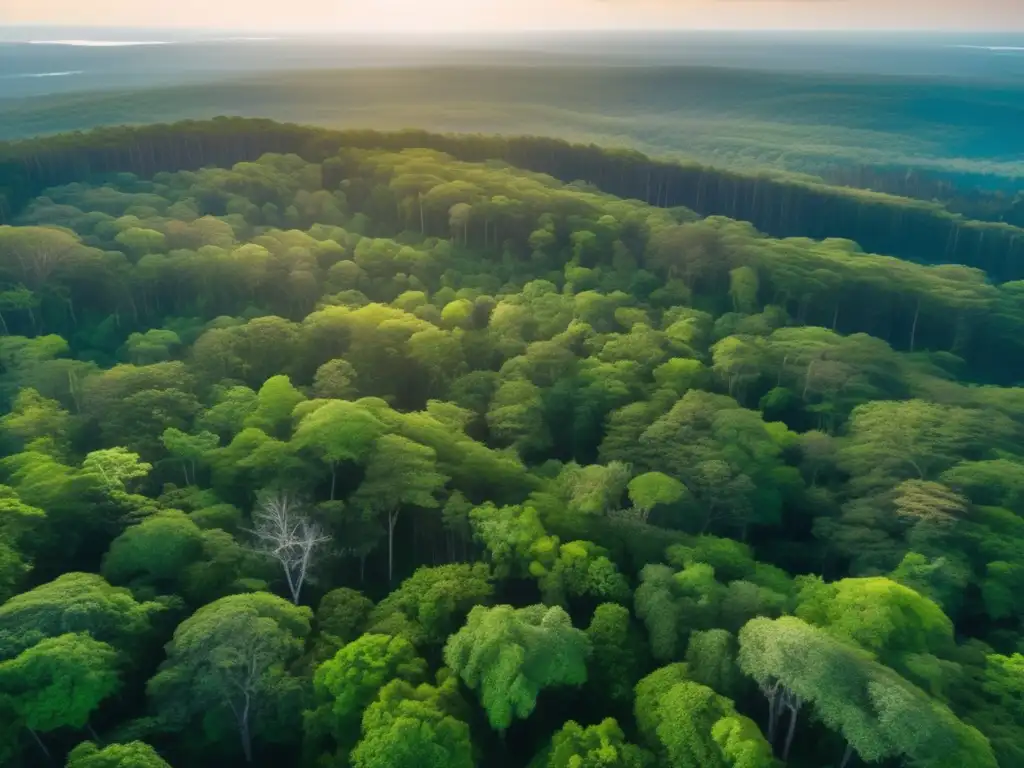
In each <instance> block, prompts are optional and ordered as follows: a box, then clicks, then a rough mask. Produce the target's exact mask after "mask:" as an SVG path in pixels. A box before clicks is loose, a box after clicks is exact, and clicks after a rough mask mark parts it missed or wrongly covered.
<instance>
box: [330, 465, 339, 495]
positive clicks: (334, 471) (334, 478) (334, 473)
mask: <svg viewBox="0 0 1024 768" xmlns="http://www.w3.org/2000/svg"><path fill="white" fill-rule="evenodd" d="M337 482H338V465H337V463H332V464H331V501H334V486H335V485H336V484H337Z"/></svg>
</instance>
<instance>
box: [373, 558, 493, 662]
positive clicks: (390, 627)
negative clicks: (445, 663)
mask: <svg viewBox="0 0 1024 768" xmlns="http://www.w3.org/2000/svg"><path fill="white" fill-rule="evenodd" d="M493 594H494V586H493V584H492V578H491V573H490V569H489V568H488V567H487V566H486V565H484V564H483V563H476V564H473V565H468V564H463V563H454V564H451V565H440V566H436V567H433V568H418V569H417V570H416V572H415V573H414V574H413V575H412V576H410V577H409V578H407V579H406V580H405V581H403V582H402V583H401V584H400V585H399V587H398V588H397V589H396V590H394V591H393V592H392V593H391V594H389V595H388V596H387V597H386V598H384V599H383V600H381V601H380V603H378V604H377V607H376V608H374V609H373V611H372V613H371V614H370V617H369V625H368V626H369V631H370V632H380V633H385V634H393V635H397V634H401V635H403V636H405V637H406V638H408V639H409V640H410V641H411V642H412V643H413V644H414V645H417V646H419V645H423V644H430V645H441V644H442V643H444V641H445V640H446V639H447V638H448V636H449V635H451V634H452V633H453V632H455V631H456V630H457V629H458V628H459V627H460V626H461V625H462V622H463V621H464V620H465V618H466V615H467V614H468V613H469V610H470V609H471V608H472V607H473V606H475V605H486V604H487V603H489V602H490V601H491V597H492V596H493Z"/></svg>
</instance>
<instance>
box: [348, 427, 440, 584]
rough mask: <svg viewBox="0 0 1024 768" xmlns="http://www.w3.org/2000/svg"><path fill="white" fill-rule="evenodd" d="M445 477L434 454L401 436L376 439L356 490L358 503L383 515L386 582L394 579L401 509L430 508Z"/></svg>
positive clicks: (436, 501)
mask: <svg viewBox="0 0 1024 768" xmlns="http://www.w3.org/2000/svg"><path fill="white" fill-rule="evenodd" d="M446 482H448V478H447V477H445V475H443V474H441V473H440V472H439V471H438V468H437V454H436V453H435V452H434V450H433V449H432V448H428V447H427V446H425V445H420V444H419V443H416V442H414V441H412V440H409V439H408V438H405V437H402V436H401V435H383V436H382V437H380V438H378V439H377V443H376V445H375V446H374V449H373V452H372V453H371V454H370V457H369V461H368V463H367V466H366V476H365V478H364V479H363V482H362V485H360V486H359V489H358V490H357V491H356V494H355V499H356V501H357V502H358V503H360V504H362V505H364V506H366V507H368V508H370V509H374V510H377V511H379V512H381V513H383V515H384V517H385V520H386V522H387V530H388V580H389V581H391V580H392V579H393V578H394V562H395V557H394V542H395V526H396V525H397V524H398V516H399V514H400V513H401V511H402V508H403V507H410V506H414V507H420V508H426V509H434V508H436V507H438V506H439V504H440V502H439V501H438V498H437V496H438V494H439V493H440V491H441V489H442V488H443V487H444V484H445V483H446Z"/></svg>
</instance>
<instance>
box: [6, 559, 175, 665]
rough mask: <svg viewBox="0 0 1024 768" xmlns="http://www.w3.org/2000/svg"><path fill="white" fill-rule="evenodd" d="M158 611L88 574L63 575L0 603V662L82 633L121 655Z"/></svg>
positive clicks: (131, 647)
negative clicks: (42, 643) (40, 644)
mask: <svg viewBox="0 0 1024 768" xmlns="http://www.w3.org/2000/svg"><path fill="white" fill-rule="evenodd" d="M159 610H160V606H158V605H157V604H155V603H140V602H136V600H135V598H134V597H132V594H131V592H129V591H128V590H127V589H123V588H120V587H112V586H110V584H108V583H107V582H106V581H105V580H104V579H103V578H102V577H100V576H97V575H95V574H91V573H65V574H64V575H62V576H60V577H58V578H56V579H54V580H53V581H51V582H48V583H46V584H41V585H40V586H38V587H36V588H35V589H32V590H29V591H28V592H22V593H21V594H20V595H15V596H14V597H12V598H11V599H10V600H8V601H7V602H6V603H3V604H2V605H0V660H3V659H10V658H13V657H15V656H17V655H18V654H20V653H21V652H22V651H25V650H27V649H28V648H31V647H32V646H33V645H35V644H36V643H38V642H39V641H40V640H44V639H46V638H50V637H58V636H60V635H63V634H67V633H68V632H72V633H81V634H87V635H89V636H90V637H92V638H93V639H94V640H98V641H99V642H102V643H108V644H109V645H112V646H113V647H115V648H117V649H118V650H120V651H124V652H132V651H135V650H138V648H139V645H140V644H141V641H142V640H143V639H144V638H145V636H146V635H147V633H148V632H149V631H150V621H151V619H152V617H153V616H154V614H156V613H157V612H158V611H159Z"/></svg>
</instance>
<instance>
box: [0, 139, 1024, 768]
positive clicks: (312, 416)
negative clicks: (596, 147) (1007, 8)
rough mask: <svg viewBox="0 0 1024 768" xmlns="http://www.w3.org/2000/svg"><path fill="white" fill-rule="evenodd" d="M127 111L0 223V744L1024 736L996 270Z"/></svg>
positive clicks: (1017, 742) (722, 744) (883, 756)
mask: <svg viewBox="0 0 1024 768" xmlns="http://www.w3.org/2000/svg"><path fill="white" fill-rule="evenodd" d="M154 130H155V129H154ZM161 130H165V131H166V130H169V129H161ZM286 130H290V129H286V128H282V129H281V133H279V134H277V136H278V138H280V137H281V136H282V135H284V132H286ZM112 135H113V134H108V136H112ZM140 136H143V134H140ZM161 136H163V139H161V140H164V139H166V142H165V143H164V144H163V145H161V146H163V150H161V151H162V152H163V154H161V155H160V156H159V157H158V156H157V155H156V154H153V155H146V154H145V153H143V154H142V155H138V156H135V155H133V161H134V162H137V163H139V164H140V166H146V167H140V168H138V172H137V173H132V172H128V171H125V170H117V171H116V172H114V171H112V170H111V172H99V171H101V170H103V169H102V161H101V160H100V159H97V158H102V157H107V158H108V159H109V157H112V156H113V155H104V152H107V150H106V149H103V148H97V147H96V146H92V147H90V146H89V144H88V141H92V140H97V136H93V137H92V138H91V139H88V140H84V141H86V144H85V146H84V147H83V148H82V150H81V152H82V154H81V155H79V158H80V160H81V159H82V158H85V159H84V160H82V162H81V163H80V164H79V168H81V167H82V166H83V165H87V166H88V167H89V170H90V171H91V172H90V173H82V174H80V177H79V178H74V179H72V178H67V177H68V175H69V174H70V173H71V169H72V167H73V165H74V163H73V162H72V157H73V156H74V155H73V152H74V151H75V150H74V146H75V141H76V140H79V138H80V137H69V138H66V139H63V140H62V141H63V142H64V144H63V148H62V149H61V150H60V152H59V153H54V154H50V155H48V156H46V157H47V158H48V159H47V160H46V161H45V163H49V165H46V164H44V162H43V160H42V159H40V166H39V167H38V168H36V169H35V170H31V169H30V170H28V171H26V174H27V176H25V177H23V178H28V177H29V176H32V178H33V179H35V181H33V183H36V182H37V181H39V180H40V179H46V178H50V179H51V180H55V181H60V182H61V183H54V184H52V185H50V186H47V187H46V188H45V189H42V188H40V189H31V192H32V194H30V195H27V196H26V199H25V200H24V201H23V203H24V204H23V205H19V207H18V210H16V211H15V210H13V208H12V209H11V210H10V211H9V214H10V215H9V220H10V224H8V225H4V226H0V331H2V334H3V335H2V336H0V400H2V403H0V406H2V411H3V414H4V415H3V416H2V417H0V450H2V458H0V481H2V485H0V504H2V505H3V514H2V515H0V711H2V712H3V713H4V715H5V717H4V718H3V719H2V725H0V762H2V763H3V764H4V765H10V766H29V765H41V764H54V765H57V764H61V765H67V766H69V768H99V767H101V766H115V765H116V766H128V765H131V766H146V767H149V766H152V767H153V768H156V767H158V766H175V767H176V768H184V766H189V767H190V768H191V767H193V766H195V767H197V768H203V767H204V766H211V767H212V766H224V765H238V766H242V765H249V764H252V765H261V766H278V765H294V766H309V767H310V768H321V767H323V768H327V767H332V766H336V767H338V768H343V767H344V766H354V768H407V767H408V768H411V767H412V766H424V765H425V766H437V768H441V767H442V766H445V767H447V766H458V767H459V768H462V767H465V768H471V767H472V766H498V767H499V768H501V767H502V766H509V768H512V767H515V768H520V767H525V766H528V767H529V768H549V767H550V768H556V767H557V768H570V767H572V768H583V767H584V766H594V767H595V768H596V766H602V767H603V768H612V767H614V766H623V767H628V768H660V767H662V766H663V767H664V768H691V767H693V768H698V767H700V768H704V767H705V766H713V767H721V768H773V767H774V766H779V765H782V764H787V765H790V766H794V767H795V768H819V767H820V766H823V765H832V766H840V767H841V768H849V767H850V766H854V765H858V764H863V763H877V764H882V765H887V766H908V767H911V766H912V767H914V768H946V767H947V766H948V767H949V768H953V767H954V766H956V767H958V768H959V767H961V766H971V767H974V766H977V767H978V768H985V767H988V766H992V767H995V766H1003V767H1010V766H1016V765H1020V764H1022V762H1024V719H1022V718H1024V709H1022V706H1021V700H1022V697H1024V656H1022V655H1021V654H1022V653H1024V642H1022V629H1024V628H1022V626H1021V618H1022V616H1024V602H1022V597H1021V595H1022V594H1024V554H1022V553H1024V522H1022V516H1024V450H1022V448H1021V445H1022V438H1024V390H1021V389H1020V388H1017V387H1015V386H1013V385H1014V384H1015V382H1016V381H1017V380H1018V379H1019V378H1020V376H1021V372H1020V370H1019V368H1020V366H1021V362H1019V361H1020V360H1022V359H1024V358H1022V356H1021V354H1020V353H1021V351H1022V350H1021V349H1020V345H1021V344H1022V341H1021V340H1022V339H1024V314H1022V310H1021V309H1020V306H1019V305H1020V300H1019V298H1020V291H1021V287H1020V284H1019V283H1016V282H1012V281H1010V282H1007V281H1001V280H999V279H993V277H992V276H991V275H989V274H987V273H986V272H984V271H982V270H981V269H980V268H978V266H957V265H952V264H943V263H937V262H942V261H944V259H943V257H942V255H941V254H937V255H935V257H934V258H933V259H922V260H921V262H922V263H917V262H914V261H909V260H903V259H900V258H897V257H896V256H893V255H879V254H874V253H868V252H865V250H864V249H862V248H861V247H860V246H859V245H858V244H857V243H855V242H854V241H852V240H846V239H837V238H829V239H824V240H815V239H811V238H808V237H791V238H776V237H772V236H769V235H768V234H765V233H763V232H761V231H759V230H758V229H757V228H755V226H754V225H753V224H751V223H748V222H744V221H739V220H736V219H733V218H726V217H724V216H721V215H711V216H704V217H702V216H701V215H700V214H698V213H697V212H695V211H694V210H692V209H690V208H686V207H682V206H680V205H675V204H674V203H675V202H678V201H675V200H673V199H672V198H671V197H669V196H667V193H666V197H664V198H660V199H650V201H649V202H645V201H644V200H641V199H626V198H622V197H616V196H613V195H612V194H609V193H608V192H607V191H602V189H601V188H599V187H598V186H595V185H594V184H592V183H590V182H587V181H572V179H569V180H564V179H563V180H559V179H557V178H555V177H554V176H549V175H545V174H542V173H538V172H536V171H530V170H524V169H522V168H520V167H516V166H515V165H510V164H509V163H508V162H506V160H505V159H502V157H501V156H500V153H497V154H495V156H488V155H487V154H486V149H487V145H486V143H481V144H480V145H479V146H478V147H477V149H476V150H474V151H479V152H480V153H482V154H483V156H481V157H478V158H475V159H472V160H471V159H466V158H463V159H457V158H456V157H455V156H453V154H445V153H443V152H441V151H439V150H438V149H437V148H436V147H418V148H409V147H406V148H399V149H393V148H392V149H389V148H367V147H356V146H349V147H343V148H338V147H333V148H330V151H327V149H325V148H322V150H323V151H322V154H323V157H321V158H320V159H319V160H316V161H313V160H311V159H310V158H308V157H303V156H300V155H299V154H293V153H290V152H276V153H275V152H271V153H267V154H261V155H260V156H258V157H256V158H250V159H244V160H242V161H241V162H237V163H234V164H227V163H218V162H215V161H214V160H213V158H212V155H213V154H215V153H216V152H215V150H216V148H215V147H213V145H211V144H203V143H202V142H198V141H194V138H195V137H194V136H193V135H190V134H189V133H188V131H185V130H183V132H182V133H181V134H180V135H179V136H177V137H175V136H174V134H173V133H165V134H161ZM223 138H225V139H227V138H230V136H229V134H227V133H225V134H224V136H223ZM406 138H408V137H406ZM148 141H149V140H148V139H144V138H140V139H139V141H138V143H137V144H131V143H128V144H124V145H122V146H128V147H129V151H130V152H131V153H135V152H136V151H137V150H138V151H142V149H143V148H145V150H146V152H149V151H153V152H155V150H156V147H157V142H151V143H147V142H148ZM233 141H234V142H235V143H234V144H232V145H231V146H234V147H235V148H236V149H237V146H238V145H239V143H242V144H244V141H245V137H244V136H238V137H234V139H233ZM469 141H470V140H468V139H467V146H469ZM51 146H54V145H51ZM224 146H225V147H227V146H228V145H227V144H225V145H224ZM538 146H539V145H538ZM566 146H567V145H566ZM250 149H251V148H250ZM282 149H287V147H282ZM117 151H120V150H117ZM230 151H234V150H230V149H224V152H225V153H229V152H230ZM580 151H582V150H580ZM36 157H37V158H42V157H44V156H43V155H37V156H36ZM175 157H182V158H188V159H187V161H186V160H183V161H182V162H181V167H180V168H168V167H166V166H167V165H169V164H171V162H172V160H173V158H175ZM157 166H161V167H157ZM200 166H202V167H200ZM108 170H109V169H108ZM33 174H34V176H33ZM55 176H59V177H61V178H60V179H53V177H55ZM581 176H582V175H581ZM576 178H579V176H576ZM24 189H29V187H24V188H23V190H22V191H24ZM651 197H652V198H653V197H654V195H653V194H652V196H651ZM659 203H660V204H659ZM933 262H935V263H933Z"/></svg>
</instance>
